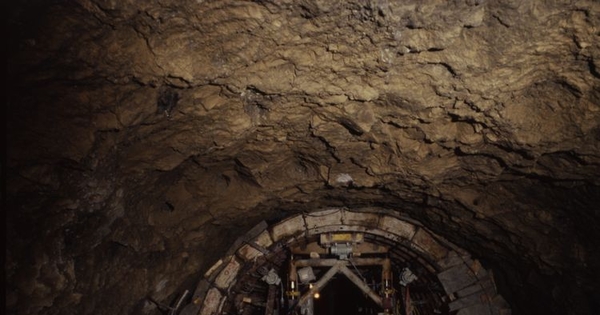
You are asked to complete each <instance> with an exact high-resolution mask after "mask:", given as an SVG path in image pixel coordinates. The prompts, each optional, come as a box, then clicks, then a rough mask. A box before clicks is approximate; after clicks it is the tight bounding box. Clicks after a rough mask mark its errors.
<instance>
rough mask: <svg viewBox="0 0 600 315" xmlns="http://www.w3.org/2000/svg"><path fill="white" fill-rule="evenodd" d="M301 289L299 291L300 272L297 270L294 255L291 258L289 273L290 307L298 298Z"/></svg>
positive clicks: (288, 293)
mask: <svg viewBox="0 0 600 315" xmlns="http://www.w3.org/2000/svg"><path fill="white" fill-rule="evenodd" d="M299 295H300V291H298V273H297V271H296V264H295V263H294V257H292V258H291V259H290V269H289V273H288V291H287V296H288V307H291V306H292V305H293V304H294V301H295V300H296V299H298V296H299Z"/></svg>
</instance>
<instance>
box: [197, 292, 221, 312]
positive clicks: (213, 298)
mask: <svg viewBox="0 0 600 315" xmlns="http://www.w3.org/2000/svg"><path fill="white" fill-rule="evenodd" d="M222 298H223V295H222V294H221V292H219V289H217V288H212V289H210V290H208V293H207V294H206V298H204V303H203V304H202V310H200V314H199V315H215V314H217V312H218V308H219V304H221V299H222Z"/></svg>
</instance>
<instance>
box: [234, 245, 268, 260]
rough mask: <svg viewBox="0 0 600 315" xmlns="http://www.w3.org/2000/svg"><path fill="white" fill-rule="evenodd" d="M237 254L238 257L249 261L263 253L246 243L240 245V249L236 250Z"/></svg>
mask: <svg viewBox="0 0 600 315" xmlns="http://www.w3.org/2000/svg"><path fill="white" fill-rule="evenodd" d="M237 254H238V256H239V257H240V258H242V259H243V260H245V261H251V260H253V259H255V258H256V257H259V256H262V255H264V254H263V253H262V252H261V251H259V250H258V249H256V248H254V247H252V246H250V245H248V244H245V245H243V246H242V247H240V249H239V250H238V251H237Z"/></svg>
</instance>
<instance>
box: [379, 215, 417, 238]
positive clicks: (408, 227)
mask: <svg viewBox="0 0 600 315" xmlns="http://www.w3.org/2000/svg"><path fill="white" fill-rule="evenodd" d="M379 227H380V228H381V229H382V230H384V231H386V232H390V233H392V234H396V235H398V236H400V237H402V238H405V239H409V240H410V239H411V238H412V237H413V236H414V235H415V231H416V227H415V226H414V225H412V224H410V223H408V222H406V221H402V220H399V219H396V218H394V217H388V216H385V217H383V218H381V220H380V222H379Z"/></svg>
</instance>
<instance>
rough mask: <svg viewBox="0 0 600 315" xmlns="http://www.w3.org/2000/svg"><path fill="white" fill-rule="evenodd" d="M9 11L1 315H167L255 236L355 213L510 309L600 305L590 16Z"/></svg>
mask: <svg viewBox="0 0 600 315" xmlns="http://www.w3.org/2000/svg"><path fill="white" fill-rule="evenodd" d="M8 12H9V13H8V14H7V15H8V25H9V30H10V34H9V35H10V36H9V38H8V39H7V41H8V45H7V46H8V47H9V48H8V52H9V54H8V79H9V80H10V81H11V84H10V85H9V90H8V91H7V95H8V96H7V98H8V100H7V110H6V113H7V115H6V117H7V155H6V157H7V158H6V162H5V164H4V165H6V173H5V174H6V178H7V185H6V187H7V195H6V209H7V210H6V216H7V234H6V235H7V251H6V253H7V254H6V264H5V272H6V280H7V285H6V289H7V290H6V291H7V292H6V309H7V312H8V313H10V314H19V315H21V314H23V315H24V314H52V315H54V314H160V311H159V307H158V306H157V305H155V304H152V303H149V302H148V301H149V299H151V300H153V301H156V302H158V304H161V303H162V304H164V305H170V304H171V303H172V302H173V301H174V300H175V299H176V298H177V297H178V296H179V294H180V293H181V291H183V290H184V289H186V288H189V287H193V286H194V285H195V284H196V281H197V280H198V278H199V275H201V274H203V273H204V272H205V271H206V269H207V268H208V267H210V266H211V265H212V264H213V263H214V262H215V261H217V260H218V258H219V257H220V256H221V255H223V254H224V252H225V250H226V249H227V247H228V246H230V245H231V243H232V242H233V240H234V239H235V238H236V237H238V236H240V235H242V234H243V233H244V232H246V231H247V230H248V229H249V228H251V227H252V226H254V225H255V224H257V223H258V222H260V221H261V220H267V221H269V222H275V221H277V220H279V219H282V218H284V217H287V216H288V215H291V214H294V213H299V212H303V211H312V210H317V209H323V208H327V207H347V208H354V207H366V206H368V207H378V208H384V209H390V210H393V211H397V212H402V213H404V214H406V215H408V216H410V217H413V218H415V219H416V220H419V221H421V222H422V223H423V224H425V225H427V226H428V227H429V228H430V229H432V230H433V231H435V232H436V233H438V234H439V235H443V236H444V237H446V238H447V239H449V240H450V241H452V242H454V243H456V244H459V245H460V246H462V247H463V248H465V249H467V250H469V252H470V253H471V254H472V255H473V256H474V257H477V258H478V259H479V260H481V261H482V263H484V264H486V266H487V267H488V268H491V269H492V270H494V272H495V274H496V277H497V278H498V279H499V280H498V281H499V283H498V285H499V287H500V289H501V292H502V293H503V295H504V297H506V298H507V300H508V302H509V303H510V304H511V306H512V308H513V312H514V313H515V314H534V313H539V314H541V313H545V314H592V313H594V312H596V311H598V310H599V309H600V305H599V304H598V300H600V296H599V295H598V292H600V287H599V286H598V283H599V282H598V281H600V279H599V277H598V270H599V268H600V255H599V254H598V252H597V251H598V248H599V246H600V241H598V240H599V239H600V233H599V232H598V226H600V3H598V2H597V1H592V0H587V1H585V0H583V1H567V0H565V1H559V0H553V1H533V0H531V1H512V0H498V1H491V0H489V1H484V0H451V1H440V0H427V1H418V0H406V1H393V0H389V1H387V0H376V1H375V0H374V1H337V0H336V1H333V0H331V1H326V0H297V1H293V0H264V1H231V0H224V1H208V0H207V1H202V0H196V1H174V0H152V1H133V0H126V1H109V0H73V1H22V2H18V3H14V4H11V5H9V10H8Z"/></svg>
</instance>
